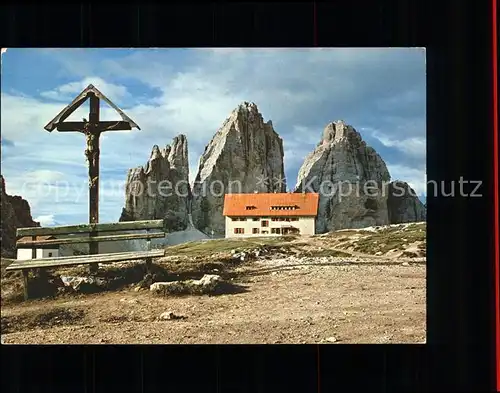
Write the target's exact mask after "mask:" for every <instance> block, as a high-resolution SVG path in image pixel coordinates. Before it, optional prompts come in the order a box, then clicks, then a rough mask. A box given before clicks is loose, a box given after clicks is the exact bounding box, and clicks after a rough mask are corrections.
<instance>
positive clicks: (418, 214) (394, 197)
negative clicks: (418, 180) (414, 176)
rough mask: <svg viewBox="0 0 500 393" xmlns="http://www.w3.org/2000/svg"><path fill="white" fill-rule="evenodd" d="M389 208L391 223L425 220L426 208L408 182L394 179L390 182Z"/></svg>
mask: <svg viewBox="0 0 500 393" xmlns="http://www.w3.org/2000/svg"><path fill="white" fill-rule="evenodd" d="M387 208H388V213H389V223H390V224H400V223H405V222H416V221H425V219H426V209H425V206H424V204H423V203H422V202H421V201H420V199H418V197H417V195H416V193H415V191H414V190H413V189H412V188H411V187H410V186H409V184H408V183H406V182H403V181H393V182H391V183H390V184H389V190H388V197H387Z"/></svg>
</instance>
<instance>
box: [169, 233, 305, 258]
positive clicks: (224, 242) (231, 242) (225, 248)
mask: <svg viewBox="0 0 500 393" xmlns="http://www.w3.org/2000/svg"><path fill="white" fill-rule="evenodd" d="M295 239H297V237H295V236H280V237H252V238H251V239H250V238H245V239H215V240H208V241H196V242H189V243H184V244H179V245H175V246H169V247H166V248H165V250H166V255H179V256H192V257H196V256H206V257H209V256H210V255H211V254H215V253H229V252H231V250H239V251H240V250H241V249H247V248H259V247H273V246H279V245H285V244H288V243H290V242H292V241H294V240H295Z"/></svg>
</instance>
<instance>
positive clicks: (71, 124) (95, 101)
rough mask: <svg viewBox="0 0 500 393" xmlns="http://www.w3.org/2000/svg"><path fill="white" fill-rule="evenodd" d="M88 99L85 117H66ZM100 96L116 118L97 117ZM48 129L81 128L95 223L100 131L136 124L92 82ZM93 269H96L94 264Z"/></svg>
mask: <svg viewBox="0 0 500 393" xmlns="http://www.w3.org/2000/svg"><path fill="white" fill-rule="evenodd" d="M88 99H90V111H89V118H88V120H86V119H83V121H81V122H79V121H78V122H75V121H68V122H65V121H64V120H66V119H67V118H68V117H69V116H70V115H71V114H72V113H73V112H74V111H75V110H77V109H78V108H79V107H80V106H81V105H82V104H83V103H84V102H86V101H87V100H88ZM101 100H103V101H104V102H106V103H107V104H108V105H109V106H111V107H112V108H113V109H114V110H115V111H116V112H118V114H119V115H120V117H121V120H118V121H101V120H100V101H101ZM44 128H45V129H46V130H47V131H49V132H52V131H53V130H55V129H56V130H57V131H59V132H80V133H82V134H84V135H85V137H86V142H87V148H86V149H85V156H86V157H87V161H88V166H89V224H97V223H98V222H99V154H100V150H99V145H100V135H101V133H102V132H106V131H125V130H131V129H132V128H137V129H138V130H140V128H139V126H138V125H137V124H136V123H135V122H134V121H133V120H132V119H131V118H130V117H128V116H127V115H126V114H125V113H123V111H122V110H121V109H120V108H118V107H117V106H116V105H115V104H113V103H112V102H111V101H110V100H109V99H108V98H107V97H106V96H105V95H104V94H102V93H101V92H100V91H99V90H98V89H97V88H95V87H94V86H93V85H88V86H87V88H86V89H84V90H83V91H82V92H81V93H80V94H79V95H78V96H77V97H76V98H75V99H74V100H73V101H72V102H71V103H70V104H69V105H68V106H67V107H66V108H64V109H63V110H62V111H61V112H60V113H59V114H58V115H57V116H56V117H55V118H54V119H52V121H50V122H49V123H48V124H47V125H46V126H45V127H44ZM90 236H97V234H96V233H93V234H92V233H91V234H90ZM89 253H90V254H98V253H99V244H98V243H90V245H89ZM92 269H95V266H93V268H92Z"/></svg>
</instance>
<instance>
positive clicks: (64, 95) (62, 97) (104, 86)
mask: <svg viewBox="0 0 500 393" xmlns="http://www.w3.org/2000/svg"><path fill="white" fill-rule="evenodd" d="M90 84H92V85H94V86H95V87H97V89H99V90H100V91H101V92H102V93H103V94H104V95H106V97H108V98H109V99H110V100H111V101H114V100H121V99H124V98H126V97H127V96H129V93H128V91H127V88H126V87H125V86H122V85H116V84H113V83H109V82H106V81H104V80H103V79H101V78H99V77H87V78H85V79H83V80H81V81H78V82H71V83H66V84H65V85H62V86H59V87H57V88H55V89H54V90H49V91H45V92H42V93H40V95H41V96H42V97H45V98H50V99H52V100H57V101H68V103H69V102H71V100H73V98H75V97H76V96H77V95H78V94H80V93H81V92H82V90H83V89H85V88H86V87H87V86H88V85H90ZM104 92H105V93H104Z"/></svg>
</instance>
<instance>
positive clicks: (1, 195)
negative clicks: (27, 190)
mask: <svg viewBox="0 0 500 393" xmlns="http://www.w3.org/2000/svg"><path fill="white" fill-rule="evenodd" d="M0 210H1V216H0V217H1V230H2V232H1V242H0V243H1V246H2V249H1V251H2V256H7V257H14V256H15V250H16V231H17V228H26V227H39V226H40V223H39V222H37V221H34V220H33V218H32V217H31V208H30V205H29V203H28V201H26V200H25V199H23V198H22V197H20V196H18V195H8V194H7V191H6V188H5V179H4V177H3V176H2V175H0Z"/></svg>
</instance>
